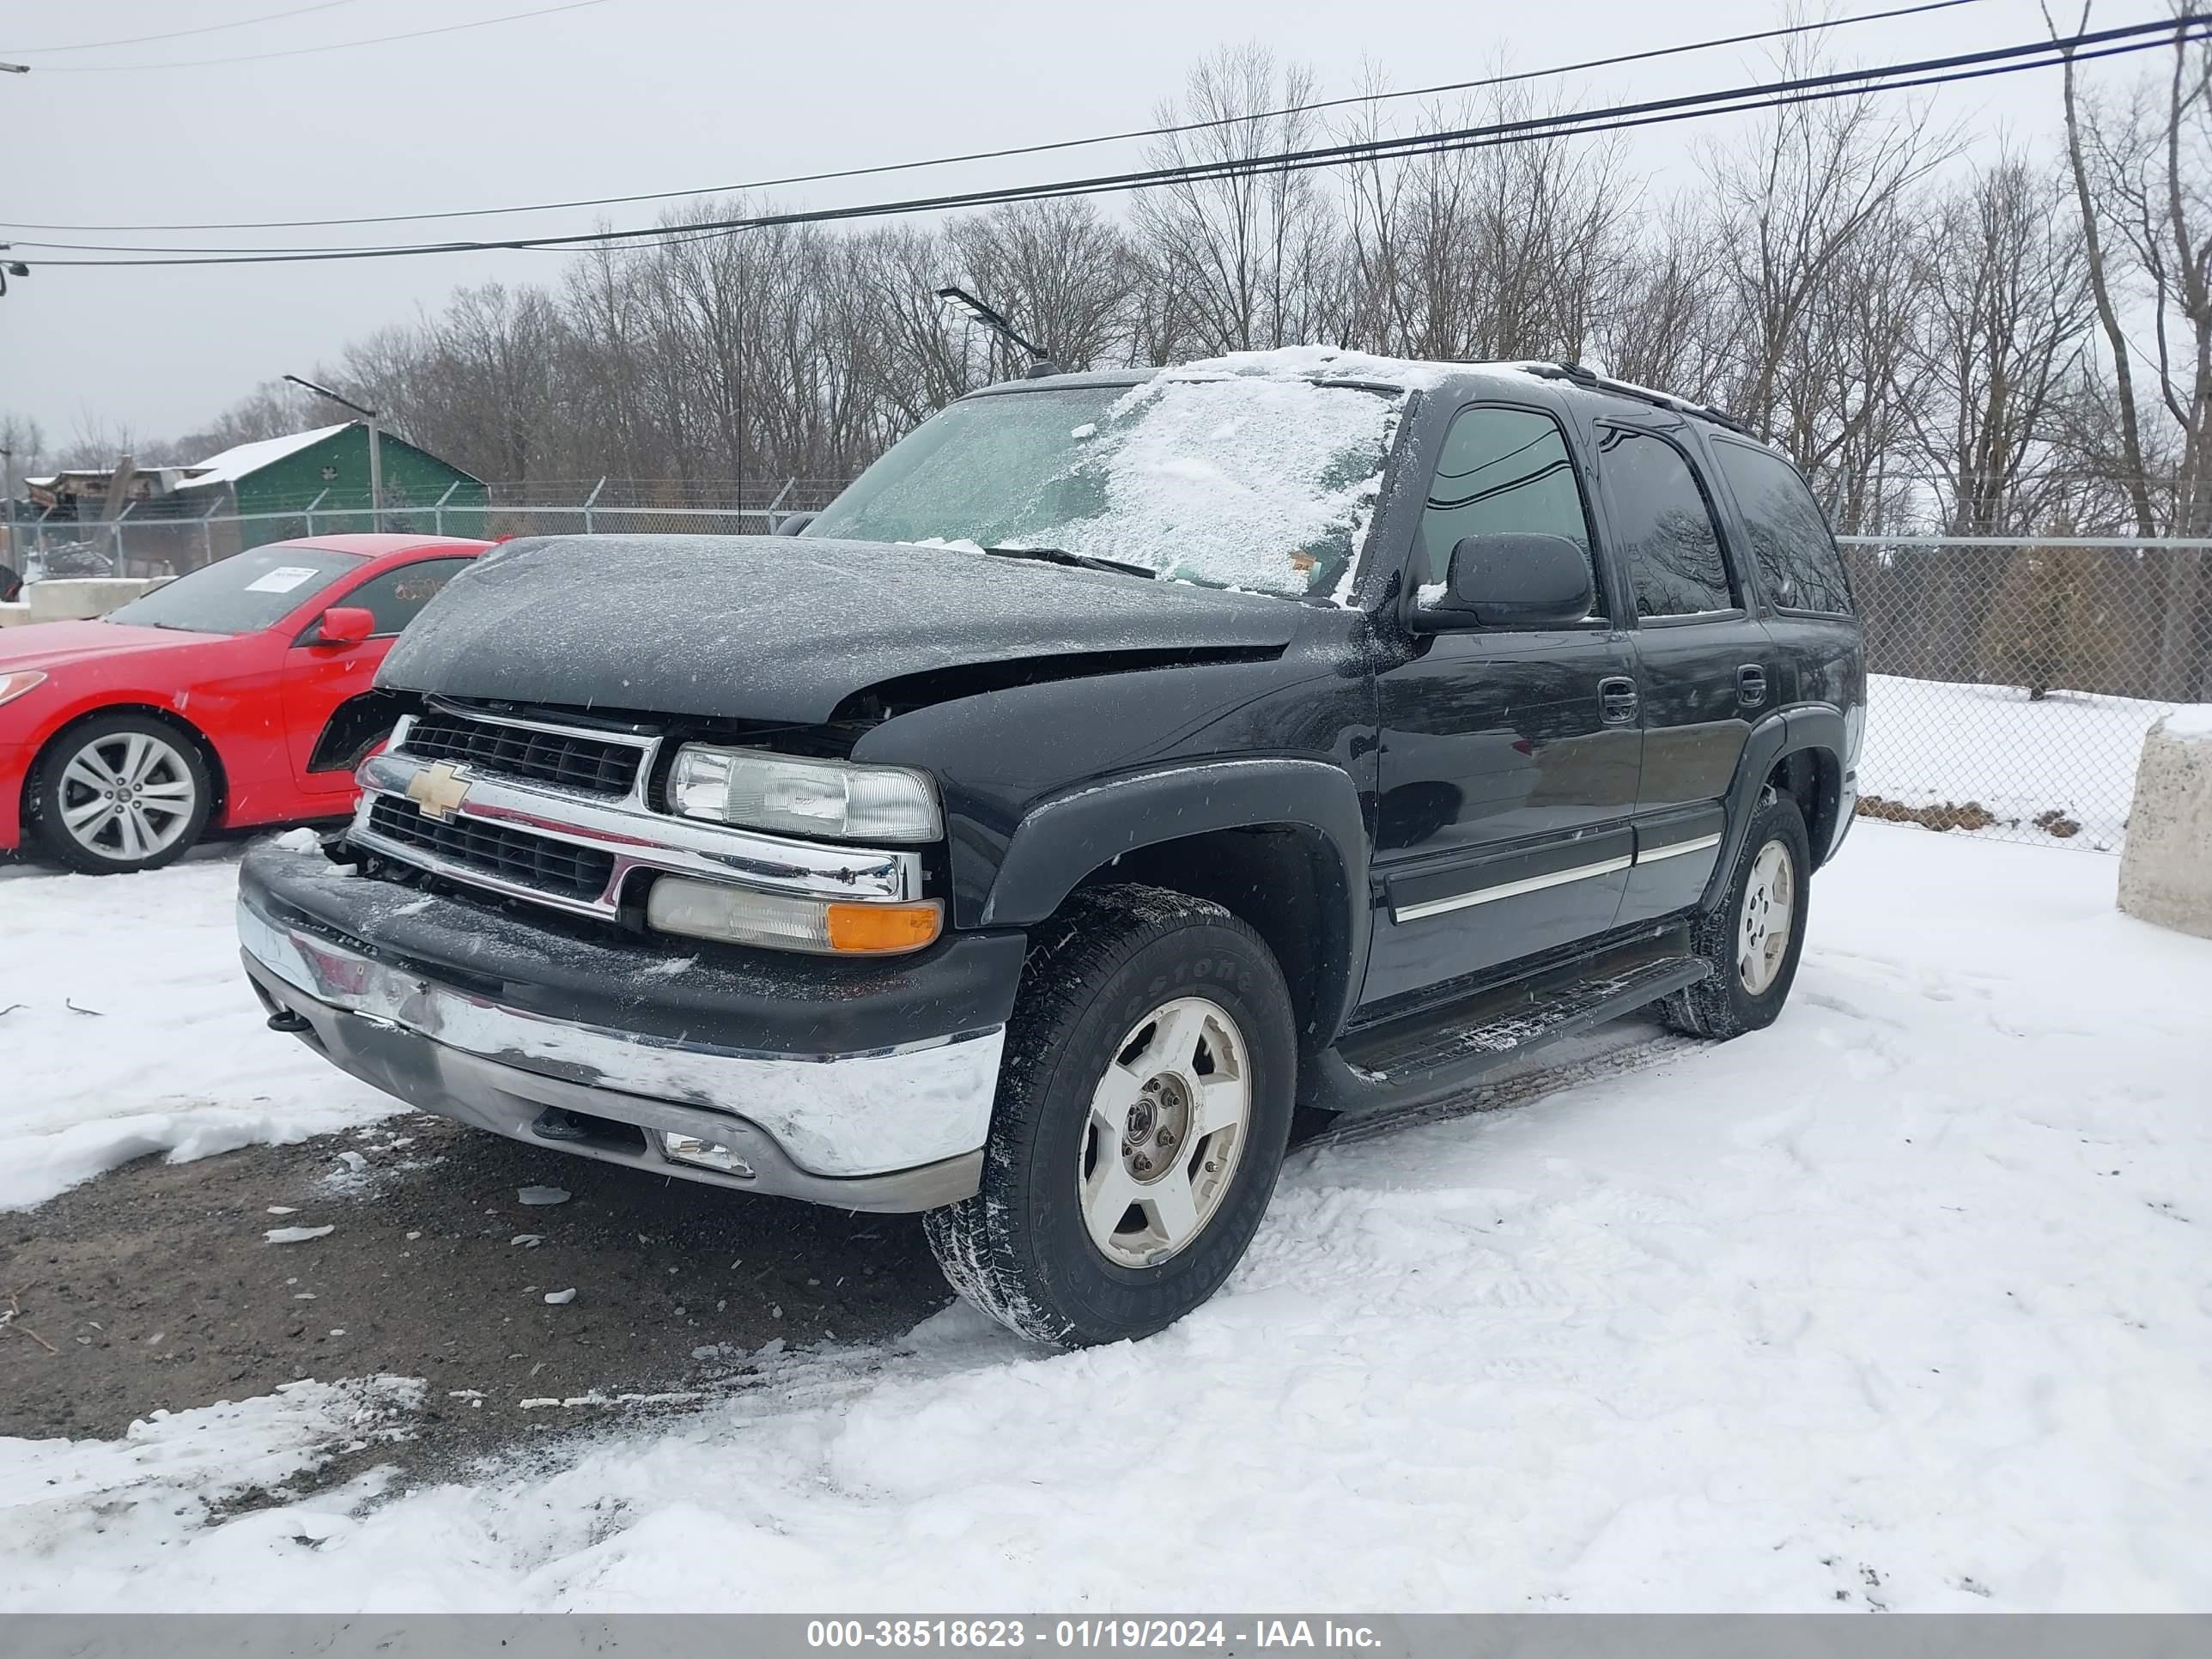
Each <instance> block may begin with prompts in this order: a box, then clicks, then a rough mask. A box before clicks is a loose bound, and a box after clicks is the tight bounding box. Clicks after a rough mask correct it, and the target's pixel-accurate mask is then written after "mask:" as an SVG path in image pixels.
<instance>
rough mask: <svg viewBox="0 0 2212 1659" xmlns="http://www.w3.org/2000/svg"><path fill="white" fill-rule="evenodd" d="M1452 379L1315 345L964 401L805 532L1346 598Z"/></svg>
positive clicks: (874, 470)
mask: <svg viewBox="0 0 2212 1659" xmlns="http://www.w3.org/2000/svg"><path fill="white" fill-rule="evenodd" d="M1440 373H1441V371H1440V370H1437V369H1436V368H1432V367H1431V366H1429V365H1423V364H1414V363H1405V362H1394V361H1391V360H1389V359H1383V358H1370V357H1364V356H1359V355H1358V354H1355V353H1348V352H1336V351H1333V350H1330V349H1327V348H1323V347H1310V346H1308V347H1296V348H1292V349H1288V350H1285V351H1273V352H1243V353H1237V354H1236V355H1233V356H1227V357H1220V358H1215V359H1212V360H1211V361H1209V362H1198V363H1191V364H1187V365H1184V366H1182V367H1179V368H1167V369H1163V370H1162V371H1160V373H1159V374H1156V375H1155V376H1153V377H1152V379H1151V380H1147V381H1146V382H1144V383H1143V384H1142V385H1140V386H1133V387H1129V388H1127V389H1126V390H1124V389H1121V388H1117V387H1114V386H1043V387H1040V388H1038V389H1037V390H1036V391H1034V392H1030V391H1021V392H1003V393H998V394H994V395H993V396H990V397H987V398H970V399H968V400H966V401H963V402H962V403H958V404H954V405H952V407H951V408H950V409H948V410H945V412H944V413H943V414H941V415H939V416H938V417H937V418H936V419H935V420H933V421H930V422H927V423H925V424H924V425H923V426H922V427H921V428H919V429H918V430H916V431H915V432H914V433H912V434H910V435H908V437H907V438H905V439H904V440H903V441H901V442H900V443H899V444H897V445H896V446H894V447H892V449H891V451H890V453H888V454H886V455H885V456H884V458H883V459H882V460H880V461H878V463H877V464H876V465H875V466H873V467H872V468H870V469H869V471H868V472H867V473H866V474H864V475H863V476H862V477H861V478H860V480H859V481H858V482H857V483H854V485H853V486H852V488H851V489H848V490H847V491H846V492H845V494H844V495H841V496H840V497H839V498H838V500H837V501H835V502H833V503H831V505H830V507H829V508H828V509H827V510H826V511H825V512H823V513H822V515H821V516H820V517H819V518H818V519H817V520H816V521H815V523H814V524H813V525H812V526H810V527H809V529H808V532H807V533H808V534H809V535H813V536H829V537H849V538H865V539H870V540H880V541H899V542H930V543H933V544H939V545H961V544H974V545H976V546H978V547H983V548H1040V549H1042V548H1051V549H1057V550H1061V551H1065V552H1070V553H1079V554H1085V555H1088V556H1092V557H1096V558H1103V559H1112V560H1115V561H1118V562H1122V563H1125V564H1131V565H1135V566H1138V567H1139V568H1142V569H1146V570H1151V571H1155V572H1158V574H1161V575H1163V576H1168V577H1172V578H1178V579H1182V580H1193V581H1198V582H1202V583H1206V584H1207V585H1210V586H1223V587H1238V588H1247V589H1255V590H1260V591H1264V592H1275V593H1287V594H1294V595H1305V594H1309V593H1338V592H1341V590H1342V588H1343V586H1344V585H1345V583H1346V579H1347V578H1348V575H1349V573H1350V570H1351V568H1352V561H1353V559H1354V557H1355V556H1356V555H1357V553H1358V549H1359V544H1360V540H1361V538H1362V537H1363V536H1364V534H1365V532H1366V529H1367V525H1368V522H1369V520H1370V517H1371V516H1372V513H1373V510H1374V504H1375V498H1376V495H1377V493H1378V492H1379V490H1380V489H1381V486H1382V477H1383V463H1384V460H1385V458H1386V457H1387V456H1388V454H1389V446H1390V440H1391V437H1392V435H1393V433H1394V432H1395V429H1396V426H1397V421H1398V416H1399V413H1400V411H1401V408H1402V407H1403V404H1404V402H1405V393H1406V392H1408V391H1410V390H1413V389H1414V388H1415V387H1418V386H1429V385H1433V384H1435V383H1436V381H1437V378H1438V376H1439V374H1440Z"/></svg>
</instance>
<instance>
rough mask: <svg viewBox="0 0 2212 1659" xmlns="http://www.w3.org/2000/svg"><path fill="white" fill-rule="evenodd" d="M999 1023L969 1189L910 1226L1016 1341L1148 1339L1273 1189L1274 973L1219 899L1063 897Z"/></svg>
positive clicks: (1280, 1112) (1240, 1248) (1278, 1125)
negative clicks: (996, 1074)
mask: <svg viewBox="0 0 2212 1659" xmlns="http://www.w3.org/2000/svg"><path fill="white" fill-rule="evenodd" d="M1052 933H1053V935H1054V941H1053V942H1052V943H1049V944H1047V945H1042V946H1040V947H1039V948H1038V950H1037V951H1036V952H1035V953H1033V955H1032V957H1031V958H1030V963H1029V964H1028V965H1027V966H1026V967H1025V968H1024V973H1023V988H1022V994H1021V997H1020V1000H1019V1001H1018V1004H1017V1006H1016V1008H1015V1012H1014V1017H1013V1018H1012V1021H1010V1022H1009V1024H1008V1028H1007V1046H1006V1060H1005V1064H1004V1066H1003V1067H1002V1068H1001V1071H1000V1084H999V1097H998V1103H997V1105H996V1107H995V1109H994V1112H993V1114H992V1121H991V1137H990V1141H989V1144H988V1146H987V1148H986V1150H985V1153H984V1166H983V1180H982V1187H981V1190H980V1191H979V1192H978V1193H977V1194H976V1195H975V1197H973V1198H971V1199H969V1200H965V1201H964V1202H963V1203H960V1204H956V1205H952V1206H949V1207H947V1208H945V1209H942V1210H934V1211H932V1212H930V1213H929V1214H928V1215H927V1217H925V1218H924V1226H925V1228H926V1230H927V1233H928V1236H929V1242H930V1246H931V1248H932V1249H933V1250H934V1251H935V1252H936V1255H937V1259H938V1262H939V1266H940V1267H943V1268H944V1270H945V1277H946V1278H947V1279H950V1280H951V1283H952V1285H953V1288H954V1289H956V1290H957V1291H959V1292H960V1293H961V1294H962V1295H963V1296H964V1297H967V1298H968V1299H969V1301H971V1302H973V1303H975V1304H976V1305H977V1306H979V1307H981V1308H982V1309H983V1310H985V1311H986V1312H987V1313H989V1314H991V1315H993V1316H994V1317H996V1318H998V1319H999V1320H1000V1321H1002V1322H1005V1323H1006V1324H1007V1325H1009V1326H1011V1327H1012V1328H1013V1329H1015V1330H1017V1331H1019V1332H1021V1333H1022V1334H1024V1335H1025V1336H1030V1337H1035V1338H1037V1339H1038V1340H1042V1341H1048V1342H1056V1343H1060V1344H1062V1345H1064V1346H1085V1345H1088V1344H1091V1343H1097V1342H1113V1341H1119V1340H1125V1339H1128V1338H1133V1337H1141V1336H1149V1335H1151V1334H1152V1333H1153V1332H1155V1331H1158V1330H1159V1329H1161V1328H1164V1327H1165V1326H1167V1325H1170V1324H1172V1323H1173V1322H1175V1321H1176V1320H1177V1319H1180V1318H1181V1317H1182V1316H1183V1315H1184V1314H1186V1313H1188V1311H1190V1310H1191V1309H1193V1308H1194V1307H1196V1306H1198V1304H1200V1303H1201V1302H1203V1301H1205V1300H1206V1297H1209V1296H1211V1295H1212V1294H1213V1292H1214V1291H1215V1290H1217V1289H1218V1288H1219V1286H1220V1285H1221V1283H1222V1281H1223V1280H1224V1279H1227V1278H1228V1277H1229V1274H1230V1273H1231V1271H1232V1270H1233V1269H1234V1268H1235V1267H1236V1266H1237V1261H1239V1260H1240V1259H1242V1257H1243V1254H1244V1250H1245V1247H1246V1246H1247V1245H1248V1244H1249V1243H1251V1239H1252V1235H1253V1233H1254V1232H1255V1231H1256V1230H1257V1229H1258V1227H1259V1225H1260V1218H1261V1215H1262V1214H1264V1213H1265V1212H1266V1210H1267V1200H1268V1199H1269V1197H1270V1196H1271V1195H1272V1194H1273V1191H1274V1187H1275V1176H1276V1175H1277V1173H1278V1171H1279V1170H1280V1168H1281V1166H1282V1159H1283V1148H1284V1146H1285V1141H1286V1140H1287V1138H1288V1136H1289V1133H1290V1124H1291V1098H1292V1095H1293V1092H1294V1087H1295V1082H1294V1076H1295V1068H1296V1066H1297V1046H1296V1038H1295V1034H1294V1028H1293V1024H1292V1019H1291V1006H1290V997H1289V994H1288V993H1287V991H1286V990H1285V987H1284V984H1283V976H1282V972H1281V970H1280V969H1279V968H1278V967H1277V966H1276V963H1275V959H1274V957H1273V956H1272V955H1271V954H1270V953H1269V952H1268V950H1267V946H1266V945H1263V944H1262V943H1261V941H1260V939H1259V937H1258V936H1257V935H1256V934H1255V933H1253V932H1252V930H1251V929H1250V928H1249V927H1246V926H1245V925H1244V924H1243V922H1241V921H1237V919H1236V918H1235V917H1234V916H1231V915H1230V914H1229V913H1228V912H1227V911H1225V910H1224V909H1222V908H1220V907H1219V906H1218V905H1215V904H1210V903H1207V902H1205V901H1203V900H1200V899H1194V898H1191V897H1188V896H1186V895H1183V894H1181V893H1175V892H1170V891H1167V890H1164V889H1159V888H1148V887H1117V888H1103V889H1100V890H1097V891H1095V892H1091V893H1087V894H1084V895H1082V896H1079V897H1078V898H1077V899H1075V900H1074V901H1073V902H1071V903H1070V904H1069V906H1068V907H1067V908H1066V909H1065V910H1064V911H1063V912H1062V913H1061V915H1060V916H1059V917H1057V918H1055V919H1054V922H1053V924H1052Z"/></svg>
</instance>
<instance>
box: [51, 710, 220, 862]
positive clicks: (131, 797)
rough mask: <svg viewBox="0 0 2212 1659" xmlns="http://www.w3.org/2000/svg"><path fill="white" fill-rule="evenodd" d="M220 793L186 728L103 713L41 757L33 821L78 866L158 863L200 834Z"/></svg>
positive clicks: (60, 856)
mask: <svg viewBox="0 0 2212 1659" xmlns="http://www.w3.org/2000/svg"><path fill="white" fill-rule="evenodd" d="M214 796H215V791H214V789H213V788H212V787H211V781H210V778H209V776H208V769H207V763H206V761H204V759H202V758H201V756H200V752H199V746H198V744H195V743H194V742H193V741H192V740H191V738H187V737H186V736H185V735H184V733H183V732H179V731H178V730H177V729H176V728H175V727H174V726H170V725H169V724H167V722H166V721H164V720H158V719H156V718H155V717H154V716H152V715H150V714H102V715H100V716H99V717H98V718H96V719H94V720H87V721H86V722H85V723H84V724H83V725H82V726H76V727H75V728H74V729H72V730H70V731H67V732H63V733H62V735H61V736H60V737H59V738H56V739H55V740H54V741H53V742H52V744H49V745H48V747H47V749H46V752H45V753H44V754H42V755H41V756H40V757H39V763H38V769H37V771H36V772H35V774H34V775H33V779H32V783H31V788H30V807H31V824H32V829H33V831H34V833H35V835H36V837H37V841H38V844H39V846H40V848H41V849H42V850H43V851H44V852H46V854H47V855H48V856H50V857H52V859H54V860H56V861H58V862H59V863H62V864H65V865H67V866H69V867H70V869H72V870H79V871H82V872H85V873H86V874H88V875H95V876H100V875H119V874H123V873H125V872H130V871H133V870H153V869H157V868H159V867H160V866H162V865H164V864H167V863H168V862H169V861H170V860H173V859H174V858H177V857H179V855H181V854H183V852H184V851H185V848H188V847H190V846H191V844H192V843H193V842H196V841H197V840H198V839H199V836H200V832H201V831H202V830H203V829H205V828H206V827H207V821H208V813H209V811H210V809H211V808H212V806H213V805H214Z"/></svg>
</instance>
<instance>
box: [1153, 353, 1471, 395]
mask: <svg viewBox="0 0 2212 1659" xmlns="http://www.w3.org/2000/svg"><path fill="white" fill-rule="evenodd" d="M1473 367H1475V365H1473V364H1468V363H1425V362H1415V361H1413V359H1410V358H1406V357H1376V356H1370V355H1369V354H1368V353H1366V352H1364V351H1346V350H1342V349H1339V348H1338V347H1335V346H1326V345H1294V346H1281V347H1279V348H1277V349H1274V350H1273V351H1231V352H1229V353H1227V354H1225V355H1224V356H1219V357H1205V358H1200V360H1199V361H1198V362H1191V363H1177V364H1176V365H1175V366H1173V367H1172V368H1164V369H1162V370H1161V371H1160V372H1159V374H1158V375H1156V376H1154V378H1153V381H1152V384H1158V382H1160V381H1167V380H1220V379H1223V378H1225V377H1227V376H1231V375H1236V376H1246V377H1251V378H1255V379H1259V380H1363V381H1369V382H1372V383H1374V384H1376V385H1378V386H1397V387H1399V388H1401V390H1404V391H1407V392H1416V391H1419V392H1427V391H1433V390H1434V389H1435V388H1436V387H1437V386H1442V385H1443V383H1444V380H1445V379H1446V377H1447V376H1449V375H1452V374H1462V373H1464V372H1465V371H1466V370H1467V369H1468V368H1473Z"/></svg>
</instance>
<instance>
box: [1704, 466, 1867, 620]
mask: <svg viewBox="0 0 2212 1659" xmlns="http://www.w3.org/2000/svg"><path fill="white" fill-rule="evenodd" d="M1713 453H1714V455H1715V456H1716V457H1717V459H1718V461H1719V464H1720V469H1721V476H1722V477H1724V478H1726V479H1727V480H1728V481H1729V489H1732V490H1734V491H1735V504H1736V507H1737V510H1738V511H1740V512H1741V513H1742V514H1743V526H1744V530H1745V532H1747V535H1748V536H1749V538H1750V540H1751V556H1752V557H1753V559H1755V560H1757V561H1758V562H1759V581H1760V583H1761V584H1762V585H1763V586H1765V589H1766V594H1767V597H1768V598H1769V599H1772V600H1773V601H1774V603H1775V604H1776V605H1778V606H1779V607H1780V608H1781V609H1783V610H1784V611H1826V612H1829V613H1830V614H1832V615H1836V616H1845V617H1847V616H1849V615H1850V613H1851V589H1850V581H1849V580H1847V579H1846V578H1845V576H1844V559H1843V555H1842V554H1840V553H1838V551H1837V550H1836V539H1835V538H1834V537H1833V536H1832V535H1830V534H1829V533H1828V521H1827V520H1826V518H1824V517H1823V516H1822V515H1821V513H1820V503H1819V502H1818V501H1814V499H1813V492H1812V491H1811V490H1809V489H1807V488H1806V487H1805V480H1804V479H1802V477H1798V476H1797V469H1796V467H1794V466H1792V465H1790V463H1789V462H1787V461H1785V460H1784V459H1782V457H1781V456H1779V455H1778V454H1776V453H1774V452H1773V451H1772V450H1771V449H1753V448H1752V447H1750V446H1749V445H1748V444H1735V443H1726V442H1722V443H1716V444H1715V445H1714V446H1713Z"/></svg>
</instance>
